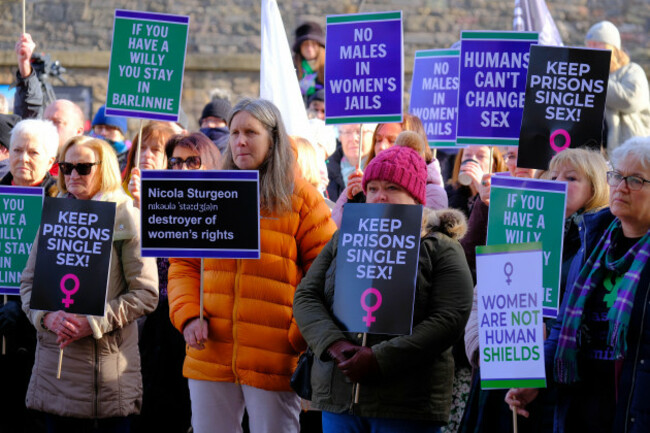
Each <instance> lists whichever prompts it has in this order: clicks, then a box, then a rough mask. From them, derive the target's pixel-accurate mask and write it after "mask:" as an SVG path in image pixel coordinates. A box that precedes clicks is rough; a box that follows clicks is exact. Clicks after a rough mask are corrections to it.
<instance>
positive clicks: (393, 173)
mask: <svg viewBox="0 0 650 433" xmlns="http://www.w3.org/2000/svg"><path fill="white" fill-rule="evenodd" d="M371 180H386V181H388V182H392V183H394V184H397V185H399V186H401V187H402V188H404V189H405V190H406V191H407V192H408V193H409V194H411V196H412V197H413V198H414V199H416V200H417V201H418V202H420V203H421V204H424V203H426V185H427V166H426V164H425V163H424V159H423V158H422V157H421V156H420V155H419V154H418V153H417V152H416V151H415V150H413V149H411V148H410V147H404V146H393V147H391V148H389V149H386V150H384V151H381V152H379V154H377V156H375V157H374V158H373V159H372V161H370V164H368V167H366V171H365V172H364V173H363V180H362V186H363V192H364V193H365V192H366V185H368V182H370V181H371Z"/></svg>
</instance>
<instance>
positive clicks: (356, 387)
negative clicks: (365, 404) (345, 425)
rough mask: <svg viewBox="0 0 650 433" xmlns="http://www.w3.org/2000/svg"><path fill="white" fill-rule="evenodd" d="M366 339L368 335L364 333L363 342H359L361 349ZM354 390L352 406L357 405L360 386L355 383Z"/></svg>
mask: <svg viewBox="0 0 650 433" xmlns="http://www.w3.org/2000/svg"><path fill="white" fill-rule="evenodd" d="M367 338H368V333H367V332H364V333H363V340H362V341H361V347H366V339H367ZM354 386H355V390H354V404H357V403H359V389H360V388H361V385H359V383H355V384H354Z"/></svg>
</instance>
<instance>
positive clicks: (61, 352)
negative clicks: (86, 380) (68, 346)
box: [56, 349, 63, 379]
mask: <svg viewBox="0 0 650 433" xmlns="http://www.w3.org/2000/svg"><path fill="white" fill-rule="evenodd" d="M62 365H63V349H59V368H58V369H57V370H56V378H57V379H61V366H62Z"/></svg>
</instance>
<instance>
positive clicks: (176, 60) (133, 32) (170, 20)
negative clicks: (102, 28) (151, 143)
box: [106, 10, 189, 122]
mask: <svg viewBox="0 0 650 433" xmlns="http://www.w3.org/2000/svg"><path fill="white" fill-rule="evenodd" d="M188 30H189V17H187V16H182V15H168V14H157V13H150V12H137V11H126V10H116V11H115V20H114V24H113V46H112V49H111V63H110V68H109V72H108V91H107V95H106V114H108V115H114V116H126V117H138V118H143V119H152V120H163V121H172V122H176V121H178V113H179V110H180V103H181V92H182V90H183V72H184V69H185V52H186V49H187V34H188Z"/></svg>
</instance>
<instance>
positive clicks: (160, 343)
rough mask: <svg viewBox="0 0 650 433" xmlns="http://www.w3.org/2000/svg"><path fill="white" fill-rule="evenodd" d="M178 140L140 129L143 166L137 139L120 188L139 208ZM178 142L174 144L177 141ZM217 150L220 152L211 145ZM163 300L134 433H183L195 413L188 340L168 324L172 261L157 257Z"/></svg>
mask: <svg viewBox="0 0 650 433" xmlns="http://www.w3.org/2000/svg"><path fill="white" fill-rule="evenodd" d="M175 135H176V131H175V130H174V128H172V127H171V126H169V124H168V123H166V122H150V123H148V124H147V125H145V127H144V128H142V146H141V148H140V164H139V167H135V156H136V153H137V152H136V148H137V145H138V141H139V136H138V135H136V136H135V137H134V139H133V146H132V147H131V150H130V151H129V157H128V164H127V167H126V168H127V171H126V172H127V173H130V174H131V175H130V176H129V178H127V179H125V180H124V182H123V183H122V186H123V187H126V188H128V191H129V193H130V194H131V196H132V197H133V205H134V206H136V207H138V208H139V207H140V173H141V170H166V169H167V168H168V167H167V164H168V158H167V154H166V144H167V142H168V141H169V140H170V139H171V138H172V137H174V136H175ZM175 142H176V141H175ZM212 146H213V147H215V149H216V146H214V145H212ZM156 265H157V267H158V284H159V285H158V292H159V300H158V306H157V307H156V310H155V311H154V312H152V313H151V314H149V315H147V317H146V318H143V319H142V320H141V321H142V322H144V323H143V324H141V326H140V342H139V346H140V357H141V358H142V384H143V394H142V410H141V412H140V416H138V417H134V418H133V423H132V425H131V431H132V432H134V433H135V432H148V431H166V432H170V433H185V432H187V430H188V429H189V428H190V425H191V422H190V419H191V416H192V414H191V409H190V393H189V390H188V389H187V379H185V378H184V377H183V361H184V360H185V339H184V338H183V336H182V335H181V334H180V333H179V332H178V331H177V330H176V328H174V326H173V325H172V323H171V321H170V320H169V302H168V299H167V272H168V270H169V259H168V258H166V257H157V258H156Z"/></svg>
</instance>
